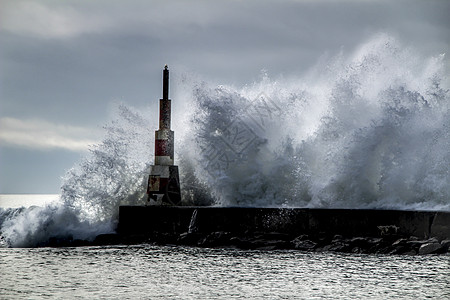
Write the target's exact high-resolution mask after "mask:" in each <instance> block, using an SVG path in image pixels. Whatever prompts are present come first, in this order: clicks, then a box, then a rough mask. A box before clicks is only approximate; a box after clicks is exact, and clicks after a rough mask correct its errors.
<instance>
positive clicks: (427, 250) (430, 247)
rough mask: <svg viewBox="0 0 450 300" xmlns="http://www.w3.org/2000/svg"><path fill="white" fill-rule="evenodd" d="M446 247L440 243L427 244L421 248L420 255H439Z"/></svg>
mask: <svg viewBox="0 0 450 300" xmlns="http://www.w3.org/2000/svg"><path fill="white" fill-rule="evenodd" d="M443 249H444V247H443V246H442V245H441V244H440V243H426V244H423V245H422V246H420V248H419V254H433V253H439V252H440V251H442V250H443Z"/></svg>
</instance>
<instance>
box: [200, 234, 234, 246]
mask: <svg viewBox="0 0 450 300" xmlns="http://www.w3.org/2000/svg"><path fill="white" fill-rule="evenodd" d="M230 237H231V235H230V233H229V232H223V231H217V232H212V233H210V234H208V235H207V236H206V237H205V238H203V239H200V240H199V241H198V244H197V245H198V246H201V247H217V246H221V245H227V244H229V241H230Z"/></svg>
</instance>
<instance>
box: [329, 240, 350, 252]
mask: <svg viewBox="0 0 450 300" xmlns="http://www.w3.org/2000/svg"><path fill="white" fill-rule="evenodd" d="M322 250H323V251H335V252H350V251H351V250H352V247H351V246H350V244H348V243H345V242H335V243H332V244H330V245H326V246H324V247H322Z"/></svg>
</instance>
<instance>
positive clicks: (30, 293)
mask: <svg viewBox="0 0 450 300" xmlns="http://www.w3.org/2000/svg"><path fill="white" fill-rule="evenodd" d="M447 62H448V60H446V58H445V55H444V54H439V53H437V54H436V55H435V56H433V57H425V56H423V55H422V54H421V53H420V52H419V51H416V50H415V49H414V48H413V47H412V46H404V45H403V44H402V43H401V41H399V40H397V39H396V38H394V37H392V36H389V35H388V34H384V33H380V34H377V35H375V36H373V37H371V38H368V40H367V41H364V42H362V43H361V44H360V45H359V46H358V47H356V49H355V50H354V51H352V52H350V53H345V52H343V51H342V53H340V54H338V55H336V56H334V57H330V56H326V55H325V56H324V57H322V58H321V59H320V60H319V61H318V62H317V64H316V65H315V66H314V67H313V68H311V69H310V70H307V71H305V70H298V74H297V75H291V76H290V77H282V76H278V77H275V78H273V77H271V76H270V75H269V74H268V73H267V72H265V71H263V72H261V75H260V78H259V79H257V80H255V81H254V82H252V83H249V84H247V85H245V86H242V87H236V86H230V85H216V84H215V83H211V82H210V81H208V80H202V79H199V76H196V75H195V74H184V75H180V76H178V78H175V79H173V83H172V84H171V86H174V87H176V88H173V89H172V92H171V97H172V129H173V130H174V132H175V164H176V165H178V167H179V170H180V183H181V191H182V198H183V201H184V203H185V204H189V205H214V206H234V207H236V206H238V207H248V206H251V207H306V208H352V209H358V208H361V209H405V210H433V211H450V171H449V167H450V130H449V128H450V73H449V69H448V64H447ZM292 65H293V68H294V69H295V62H293V63H292ZM158 97H159V95H155V100H154V101H157V99H158ZM150 107H153V108H154V107H156V105H153V106H152V105H149V107H148V108H142V107H141V108H134V107H132V106H130V105H128V104H126V103H119V104H118V105H117V106H115V108H114V109H112V110H111V111H112V113H111V114H112V115H111V121H110V122H108V123H107V124H105V125H104V127H103V128H104V136H103V139H102V140H101V142H99V143H98V144H96V145H92V146H91V147H90V148H89V151H88V153H87V154H86V155H84V156H83V157H82V158H81V159H80V161H79V162H77V163H76V164H75V165H74V166H73V167H72V168H70V169H69V170H67V172H66V173H65V174H63V175H62V178H61V182H62V184H61V188H60V192H59V193H58V194H57V195H0V298H1V299H43V298H57V299H58V298H60V299H66V298H69V299H70V298H106V299H118V298H120V299H124V298H125V299H127V298H133V299H136V298H139V299H141V298H144V299H158V298H159V299H232V298H249V299H426V298H430V299H450V258H449V256H448V255H440V256H435V255H426V256H397V255H360V254H337V253H307V252H301V251H247V250H237V249H229V248H227V249H200V248H189V247H179V246H170V245H167V246H156V245H150V244H142V245H133V246H107V247H106V246H105V247H76V248H48V247H45V245H46V242H47V241H48V240H49V239H51V238H63V239H67V238H73V239H82V240H92V239H94V238H95V236H97V235H98V234H103V233H113V232H114V230H115V228H116V226H117V220H118V208H119V206H120V205H144V204H145V199H146V184H147V180H148V174H149V170H150V167H151V164H152V163H153V161H154V156H153V155H154V153H153V152H154V136H155V135H154V131H155V130H156V129H157V124H158V120H157V119H152V117H151V116H154V115H155V114H154V113H153V111H152V110H151V109H150ZM42 172H45V170H42Z"/></svg>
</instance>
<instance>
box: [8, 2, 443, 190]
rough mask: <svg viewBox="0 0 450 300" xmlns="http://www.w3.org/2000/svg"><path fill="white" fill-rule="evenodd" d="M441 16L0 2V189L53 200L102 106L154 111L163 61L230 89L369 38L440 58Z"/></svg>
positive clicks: (304, 8) (435, 10) (394, 5)
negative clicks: (389, 39)
mask: <svg viewBox="0 0 450 300" xmlns="http://www.w3.org/2000/svg"><path fill="white" fill-rule="evenodd" d="M449 11H450V1H446V0H442V1H439V0H431V1H414V0H407V1H406V0H405V1H401V0H400V1H356V0H355V1H353V0H347V1H345V0H344V1H333V0H323V1H312V0H311V1H309V0H304V1H302V0H297V1H295V0H285V1H264V0H263V1H261V0H253V1H143V0H130V1H117V0H116V1H114V0H92V1H87V0H68V1H56V0H54V1H44V0H41V1H39V0H38V1H22V0H3V1H2V2H1V3H0V193H21V192H29V193H38V192H41V193H52V192H58V187H59V184H60V181H59V177H60V176H62V175H63V174H64V171H65V170H66V169H68V168H70V166H71V165H73V164H74V162H75V161H77V160H78V159H79V157H80V155H82V153H83V151H84V150H85V149H86V145H88V144H90V143H92V142H95V141H96V140H98V138H99V133H98V132H99V128H100V127H101V125H102V124H104V123H105V122H106V120H107V119H108V114H109V111H110V105H111V103H112V102H114V101H124V102H126V103H129V104H130V105H133V106H135V107H146V106H148V105H152V106H155V108H156V105H157V101H156V99H158V98H159V97H160V84H161V79H160V74H161V68H162V66H163V65H164V64H165V63H167V64H169V66H170V68H171V72H172V74H175V75H176V74H181V73H183V72H194V73H196V74H198V76H200V77H202V78H208V80H209V81H212V82H214V83H217V84H234V85H237V86H242V85H244V84H248V83H251V82H252V81H253V80H255V79H256V78H257V77H258V76H259V74H260V71H261V70H262V69H265V70H267V71H268V73H269V74H270V75H271V76H274V77H276V76H278V75H283V76H299V75H302V74H303V73H305V72H307V71H308V69H309V68H311V67H312V66H314V65H315V64H316V63H317V61H318V60H319V59H320V57H322V56H323V55H333V54H336V53H338V52H340V51H341V50H342V51H353V50H354V48H355V47H357V45H359V44H361V43H362V42H364V41H365V40H367V39H368V38H370V37H371V36H373V35H374V34H376V33H379V32H385V33H387V34H389V35H392V36H394V37H396V38H397V39H398V40H400V41H401V42H402V43H403V44H404V45H405V46H411V47H414V49H416V50H417V51H419V52H421V53H422V54H423V55H424V56H435V55H438V54H440V53H447V54H448V52H449V49H450V18H449V17H448V12H449ZM446 60H447V61H449V62H450V60H449V58H448V56H447V58H446ZM151 101H152V102H151ZM50 157H52V159H50ZM30 160H31V161H32V162H33V167H34V168H35V170H34V171H33V172H30V170H29V168H30ZM40 162H41V163H40ZM49 164H52V166H49ZM35 172H37V173H38V174H40V176H38V177H36V173H35ZM11 174H13V175H14V176H12V175H11ZM23 181H26V182H30V181H33V185H24V184H23Z"/></svg>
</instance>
